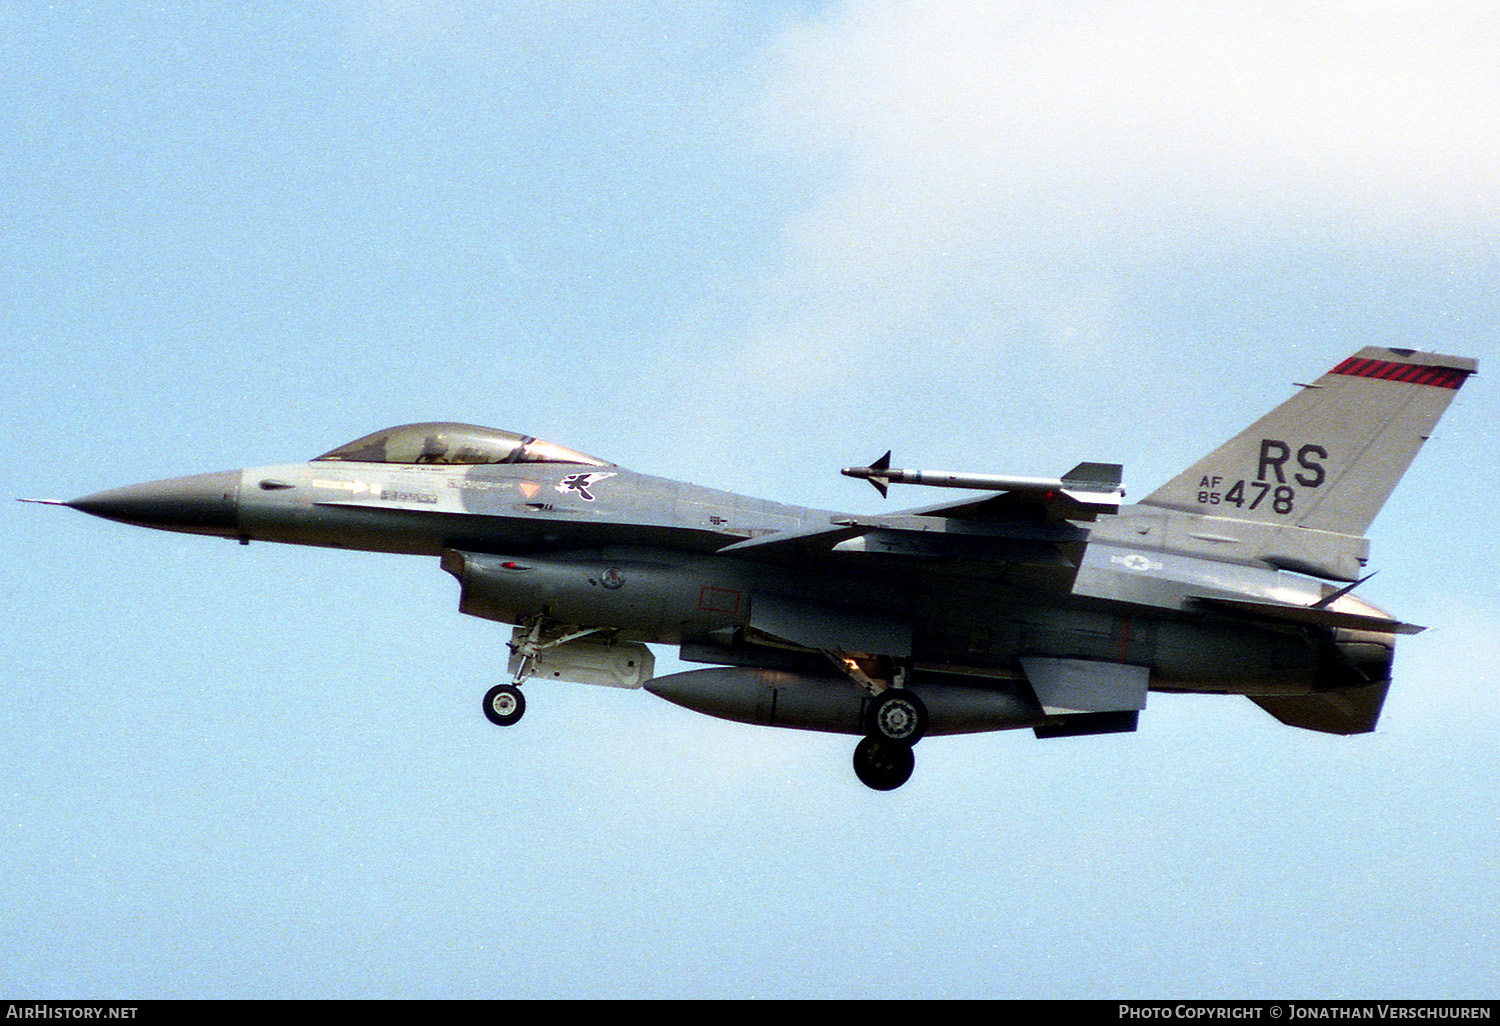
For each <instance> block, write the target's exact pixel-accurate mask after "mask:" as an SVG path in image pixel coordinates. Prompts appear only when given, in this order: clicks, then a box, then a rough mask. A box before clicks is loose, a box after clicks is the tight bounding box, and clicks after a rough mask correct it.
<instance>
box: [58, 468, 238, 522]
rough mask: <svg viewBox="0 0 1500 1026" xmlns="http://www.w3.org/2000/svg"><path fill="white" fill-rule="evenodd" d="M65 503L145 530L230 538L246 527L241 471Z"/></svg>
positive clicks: (116, 490)
mask: <svg viewBox="0 0 1500 1026" xmlns="http://www.w3.org/2000/svg"><path fill="white" fill-rule="evenodd" d="M63 505H65V506H69V507H71V508H73V509H76V510H79V511H81V512H84V513H89V514H92V515H93V516H96V517H103V518H104V519H105V520H118V521H119V522H121V523H124V524H135V525H137V526H139V527H156V528H160V529H161V530H164V531H186V532H189V533H191V534H225V535H230V534H234V533H235V532H236V531H237V530H238V529H239V523H240V472H239V471H238V470H228V471H224V472H222V473H218V474H195V475H193V476H191V477H174V478H171V479H170V480H167V481H151V482H148V483H146V484H136V485H126V486H125V487H124V488H112V489H110V490H109V491H106V492H96V493H95V494H93V495H85V496H83V497H82V498H81V499H74V500H73V501H71V502H65V503H63Z"/></svg>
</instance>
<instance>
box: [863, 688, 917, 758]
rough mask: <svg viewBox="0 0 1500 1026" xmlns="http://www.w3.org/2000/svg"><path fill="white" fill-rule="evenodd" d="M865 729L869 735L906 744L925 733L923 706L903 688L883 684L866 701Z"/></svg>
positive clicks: (908, 744)
mask: <svg viewBox="0 0 1500 1026" xmlns="http://www.w3.org/2000/svg"><path fill="white" fill-rule="evenodd" d="M865 729H866V730H867V731H869V732H870V735H871V736H872V737H879V738H883V739H884V740H886V741H892V742H895V743H896V744H902V745H906V746H907V747H908V748H910V747H911V746H912V745H914V744H916V743H917V742H918V741H920V740H922V735H923V734H925V733H927V706H925V705H923V704H922V700H921V699H920V698H918V697H917V696H916V694H915V693H913V692H911V691H908V690H906V689H905V688H886V689H885V690H884V691H882V692H881V693H880V694H878V695H876V696H875V700H874V701H872V702H871V703H870V710H869V712H867V713H866V714H865Z"/></svg>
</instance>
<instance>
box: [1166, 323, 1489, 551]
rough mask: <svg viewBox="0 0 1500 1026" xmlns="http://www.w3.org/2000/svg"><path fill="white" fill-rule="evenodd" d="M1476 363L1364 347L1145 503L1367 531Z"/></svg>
mask: <svg viewBox="0 0 1500 1026" xmlns="http://www.w3.org/2000/svg"><path fill="white" fill-rule="evenodd" d="M1477 367H1478V363H1477V361H1475V360H1472V359H1469V358H1467V357H1461V356H1442V355H1440V354H1437V353H1419V352H1415V351H1413V350H1410V349H1380V348H1374V347H1370V348H1366V349H1361V350H1360V351H1359V352H1358V353H1357V354H1355V355H1354V356H1351V357H1350V358H1349V359H1347V360H1345V361H1344V362H1342V363H1340V364H1339V365H1338V366H1337V367H1334V368H1333V369H1332V370H1331V371H1329V372H1328V373H1327V374H1324V375H1323V376H1322V377H1321V378H1319V379H1318V380H1317V381H1316V382H1314V383H1312V384H1310V385H1303V386H1302V390H1301V391H1300V392H1298V393H1297V394H1296V395H1294V396H1292V397H1291V398H1290V399H1288V400H1287V401H1286V402H1284V403H1282V404H1281V405H1280V406H1278V407H1276V409H1274V410H1272V411H1271V412H1270V413H1268V414H1266V415H1265V416H1264V417H1262V418H1261V419H1260V420H1258V421H1256V422H1255V423H1254V424H1252V425H1251V426H1250V427H1249V428H1247V429H1245V430H1244V431H1242V432H1240V433H1239V434H1238V435H1236V436H1235V437H1233V438H1231V439H1230V440H1229V441H1228V442H1225V443H1224V444H1223V445H1221V446H1220V447H1219V448H1218V449H1215V450H1214V451H1213V452H1212V453H1210V454H1209V455H1208V456H1206V457H1204V458H1203V459H1201V460H1199V461H1198V462H1197V463H1195V464H1193V465H1192V466H1191V467H1189V468H1188V469H1187V470H1185V471H1184V472H1182V473H1181V474H1179V475H1177V476H1176V477H1175V478H1173V479H1172V480H1171V481H1168V482H1167V483H1166V484H1164V485H1163V486H1162V487H1160V488H1158V489H1157V490H1156V491H1154V492H1152V493H1151V495H1149V496H1148V497H1147V498H1146V499H1145V503H1146V504H1148V505H1152V506H1165V507H1167V508H1169V509H1180V510H1188V511H1190V512H1193V513H1204V514H1207V515H1209V516H1215V517H1227V518H1230V519H1234V520H1251V521H1256V522H1260V523H1270V524H1277V525H1281V526H1287V527H1305V528H1310V529H1312V530H1317V531H1330V532H1334V533H1337V534H1346V535H1354V536H1360V535H1363V534H1364V533H1365V531H1366V530H1367V529H1368V528H1369V526H1370V522H1371V521H1373V520H1374V519H1375V515H1376V514H1377V513H1379V512H1380V508H1381V507H1382V506H1384V505H1385V501H1386V499H1387V498H1388V497H1389V496H1390V494H1391V491H1392V490H1393V489H1394V488H1395V487H1396V482H1397V481H1399V480H1400V479H1401V475H1402V474H1404V473H1405V472H1406V468H1407V467H1408V466H1410V465H1411V461H1412V459H1413V458H1414V457H1415V456H1416V454H1417V450H1418V449H1420V448H1421V447H1422V443H1423V442H1425V441H1426V440H1427V436H1428V434H1429V433H1431V431H1432V428H1433V425H1435V424H1436V423H1437V422H1438V418H1439V417H1441V416H1442V415H1443V411H1444V410H1446V409H1447V408H1448V404H1449V403H1450V402H1452V401H1453V397H1454V396H1455V395H1457V394H1458V389H1459V387H1460V386H1461V385H1463V383H1464V380H1465V379H1466V378H1467V377H1468V376H1469V375H1470V374H1472V373H1474V371H1475V370H1476V369H1477Z"/></svg>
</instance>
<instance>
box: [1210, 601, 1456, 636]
mask: <svg viewBox="0 0 1500 1026" xmlns="http://www.w3.org/2000/svg"><path fill="white" fill-rule="evenodd" d="M1192 601H1193V602H1194V603H1196V604H1198V605H1200V606H1207V607H1209V608H1211V609H1218V610H1220V611H1223V612H1231V613H1240V614H1242V615H1245V616H1252V617H1256V618H1257V619H1264V620H1281V621H1283V622H1286V623H1301V624H1307V625H1309V626H1313V627H1343V628H1345V629H1346V630H1352V631H1380V632H1382V633H1384V634H1421V633H1422V632H1423V631H1425V630H1426V629H1427V628H1426V627H1418V626H1417V625H1416V624H1412V623H1402V622H1401V621H1400V620H1392V619H1389V618H1388V617H1383V616H1366V615H1363V614H1361V613H1345V612H1341V611H1339V610H1336V609H1325V608H1321V607H1319V606H1289V605H1286V604H1285V603H1280V602H1246V601H1244V600H1241V599H1221V598H1196V599H1193V600H1192Z"/></svg>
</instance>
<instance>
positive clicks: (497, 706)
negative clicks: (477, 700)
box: [484, 684, 526, 727]
mask: <svg viewBox="0 0 1500 1026" xmlns="http://www.w3.org/2000/svg"><path fill="white" fill-rule="evenodd" d="M525 714H526V696H525V695H523V694H521V689H520V688H518V687H516V686H515V685H514V684H496V685H495V686H494V687H492V688H490V689H489V690H488V691H486V692H485V693H484V715H485V718H486V719H488V720H489V721H490V722H491V723H493V724H494V725H495V726H497V727H509V726H511V725H512V724H514V723H516V722H517V721H518V720H520V718H521V717H522V716H524V715H525Z"/></svg>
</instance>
